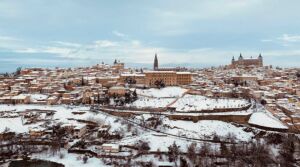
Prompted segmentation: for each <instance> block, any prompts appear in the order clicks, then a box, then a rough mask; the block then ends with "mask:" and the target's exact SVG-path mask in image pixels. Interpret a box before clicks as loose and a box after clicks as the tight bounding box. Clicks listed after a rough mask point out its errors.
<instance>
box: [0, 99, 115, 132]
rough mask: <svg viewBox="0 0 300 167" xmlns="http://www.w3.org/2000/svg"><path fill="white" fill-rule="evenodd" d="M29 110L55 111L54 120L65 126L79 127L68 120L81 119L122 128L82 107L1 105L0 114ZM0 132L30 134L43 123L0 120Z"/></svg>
mask: <svg viewBox="0 0 300 167" xmlns="http://www.w3.org/2000/svg"><path fill="white" fill-rule="evenodd" d="M27 109H31V110H54V111H56V112H55V114H54V116H53V117H52V120H53V121H54V122H56V123H58V122H62V123H65V124H73V125H79V124H80V123H78V122H76V121H73V120H68V119H70V118H72V119H81V120H94V121H95V120H96V121H101V122H103V123H104V124H111V125H112V124H114V125H115V126H112V128H111V130H118V128H119V127H121V125H120V123H119V122H115V120H116V118H115V117H112V116H108V115H104V114H101V113H94V112H90V111H89V107H82V106H72V107H70V106H64V105H59V106H48V105H0V112H4V111H12V112H16V113H18V112H23V111H25V110H27ZM79 111H80V112H84V114H82V115H80V114H73V113H72V112H79ZM0 121H1V124H0V132H2V131H3V130H4V129H5V128H6V127H8V128H10V129H11V130H12V131H15V132H17V133H23V132H28V131H29V129H30V128H33V127H39V126H40V125H41V123H35V124H30V125H23V122H22V120H21V117H16V118H0Z"/></svg>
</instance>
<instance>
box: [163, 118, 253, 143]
mask: <svg viewBox="0 0 300 167" xmlns="http://www.w3.org/2000/svg"><path fill="white" fill-rule="evenodd" d="M164 124H167V125H169V126H170V127H171V129H168V130H167V133H172V134H178V135H183V136H186V137H191V138H198V139H210V138H211V137H212V136H213V135H214V134H216V135H217V136H220V137H226V136H227V135H228V134H233V135H235V136H236V138H237V140H240V141H249V140H251V138H252V137H253V133H248V132H245V131H243V129H242V128H241V127H236V126H234V125H232V124H230V123H227V122H223V121H217V120H202V121H198V122H197V123H193V122H189V121H172V120H169V119H165V120H164Z"/></svg>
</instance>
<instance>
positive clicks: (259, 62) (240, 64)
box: [231, 54, 263, 68]
mask: <svg viewBox="0 0 300 167" xmlns="http://www.w3.org/2000/svg"><path fill="white" fill-rule="evenodd" d="M262 66H263V57H262V56H261V54H259V56H258V58H257V59H254V58H250V59H245V58H243V56H242V54H240V56H239V58H238V60H235V58H234V57H233V58H232V60H231V67H232V68H249V67H262Z"/></svg>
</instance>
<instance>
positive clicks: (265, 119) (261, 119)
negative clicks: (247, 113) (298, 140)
mask: <svg viewBox="0 0 300 167" xmlns="http://www.w3.org/2000/svg"><path fill="white" fill-rule="evenodd" d="M248 122H249V123H250V124H253V125H259V126H262V127H267V128H276V129H288V127H287V126H285V125H284V124H283V123H282V122H281V121H280V120H278V119H277V118H275V117H274V116H273V115H271V113H267V112H255V113H253V114H252V115H251V117H250V119H249V121H248Z"/></svg>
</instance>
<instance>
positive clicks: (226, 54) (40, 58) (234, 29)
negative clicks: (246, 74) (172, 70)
mask: <svg viewBox="0 0 300 167" xmlns="http://www.w3.org/2000/svg"><path fill="white" fill-rule="evenodd" d="M299 6H300V1H299V0H288V1H283V0H214V1H212V0H189V1H182V0H163V1H162V0H151V1H148V0H129V1H121V0H109V1H104V0H26V1H25V0H0V72H3V71H9V70H12V69H15V68H16V66H22V67H29V66H43V67H55V66H64V67H67V66H85V65H91V64H97V63H101V62H102V61H104V62H106V63H111V62H112V61H113V60H114V59H115V58H116V59H120V60H121V61H124V62H126V63H128V64H131V65H137V64H140V65H145V64H150V63H152V62H153V56H154V54H155V52H157V53H158V55H159V61H160V64H166V65H168V64H185V65H190V66H199V67H203V66H211V65H224V64H228V63H230V60H231V58H232V56H236V57H237V56H238V55H239V53H240V52H241V53H242V54H243V55H244V57H251V56H252V57H257V56H258V54H259V53H262V56H263V57H264V61H265V64H273V65H276V66H277V65H278V66H299V62H300V47H299V46H300V12H299Z"/></svg>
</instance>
